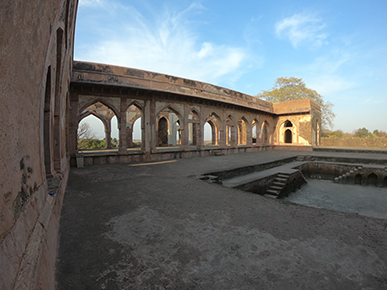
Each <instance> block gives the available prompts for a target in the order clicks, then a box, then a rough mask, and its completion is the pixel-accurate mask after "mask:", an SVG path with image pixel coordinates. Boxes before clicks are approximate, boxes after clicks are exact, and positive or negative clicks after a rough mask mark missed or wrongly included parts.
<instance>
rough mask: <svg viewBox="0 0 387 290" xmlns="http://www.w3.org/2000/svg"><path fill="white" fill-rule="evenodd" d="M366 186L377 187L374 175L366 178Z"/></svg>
mask: <svg viewBox="0 0 387 290" xmlns="http://www.w3.org/2000/svg"><path fill="white" fill-rule="evenodd" d="M367 185H372V186H377V185H378V176H377V175H376V174H375V173H371V174H370V175H368V178H367Z"/></svg>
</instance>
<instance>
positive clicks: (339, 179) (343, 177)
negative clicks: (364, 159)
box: [333, 166, 363, 183]
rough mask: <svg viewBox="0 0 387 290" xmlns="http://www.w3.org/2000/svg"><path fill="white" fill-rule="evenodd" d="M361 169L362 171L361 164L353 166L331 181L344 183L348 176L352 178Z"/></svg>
mask: <svg viewBox="0 0 387 290" xmlns="http://www.w3.org/2000/svg"><path fill="white" fill-rule="evenodd" d="M362 171H363V166H357V167H354V168H352V169H351V170H349V171H348V172H346V173H344V174H342V175H340V176H339V177H336V178H335V179H334V180H333V181H334V182H335V183H346V182H347V179H348V178H350V177H352V178H354V176H355V175H356V174H358V173H360V172H362Z"/></svg>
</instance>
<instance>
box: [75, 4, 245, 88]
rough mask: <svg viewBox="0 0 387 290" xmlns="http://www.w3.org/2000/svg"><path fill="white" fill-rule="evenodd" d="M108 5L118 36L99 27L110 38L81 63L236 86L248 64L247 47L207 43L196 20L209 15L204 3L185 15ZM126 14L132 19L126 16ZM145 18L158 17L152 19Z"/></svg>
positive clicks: (86, 51) (79, 52)
mask: <svg viewBox="0 0 387 290" xmlns="http://www.w3.org/2000/svg"><path fill="white" fill-rule="evenodd" d="M83 1H85V0H83ZM88 1H92V0H88ZM94 1H97V0H94ZM86 2H87V1H86ZM106 5H109V12H108V13H109V14H110V15H115V18H116V20H117V19H120V21H119V25H116V26H115V29H114V30H113V29H109V27H104V23H101V26H99V27H95V28H94V29H99V30H101V31H103V34H104V35H105V36H106V38H105V39H101V40H99V41H98V42H96V43H94V44H92V45H91V46H90V45H87V46H86V45H84V46H78V47H77V49H76V58H78V59H81V60H86V61H93V62H102V63H109V64H114V65H120V66H128V67H134V68H140V69H144V70H151V71H156V72H161V73H167V74H172V75H177V76H180V77H185V78H190V79H195V80H201V81H206V82H211V83H218V84H219V82H223V84H224V83H225V82H227V81H226V80H228V81H233V79H232V78H233V77H235V75H237V74H238V70H240V69H242V65H243V64H244V62H245V61H246V60H247V58H248V52H247V51H246V49H244V48H242V47H237V46H229V45H225V44H221V43H220V44H219V43H214V42H211V41H210V40H204V41H203V40H201V38H202V36H201V35H199V34H198V33H197V30H196V29H195V26H196V25H198V23H197V22H195V19H193V20H190V19H192V18H194V15H196V14H197V13H200V11H202V10H203V9H204V8H203V6H201V5H200V4H198V3H193V4H192V5H190V6H189V7H188V8H186V9H184V10H182V11H175V10H172V9H167V8H166V9H164V11H143V12H140V11H139V10H137V9H135V8H133V7H130V6H125V7H120V6H115V5H112V3H111V1H109V4H106ZM112 9H115V11H112ZM124 11H126V13H127V14H126V17H125V16H124V15H122V13H124ZM120 13H121V14H120ZM143 13H148V14H150V15H152V17H151V19H150V18H149V15H147V17H144V15H143ZM128 14H129V15H128ZM125 19H127V20H125ZM116 20H109V21H116ZM102 22H103V21H102ZM199 25H201V24H199ZM117 27H118V28H117Z"/></svg>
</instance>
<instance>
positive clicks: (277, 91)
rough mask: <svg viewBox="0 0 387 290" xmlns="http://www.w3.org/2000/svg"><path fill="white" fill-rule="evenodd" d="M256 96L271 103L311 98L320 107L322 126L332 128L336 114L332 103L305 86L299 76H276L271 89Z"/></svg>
mask: <svg viewBox="0 0 387 290" xmlns="http://www.w3.org/2000/svg"><path fill="white" fill-rule="evenodd" d="M257 97H258V98H262V99H264V100H266V101H268V102H272V103H277V102H286V101H294V100H301V99H311V100H313V101H315V102H316V103H317V104H318V105H319V106H320V107H321V112H322V116H321V126H322V128H324V129H328V128H333V119H334V118H335V116H336V115H335V113H333V110H332V108H333V104H332V103H331V102H329V101H328V102H325V101H324V98H323V96H321V95H320V94H318V93H317V92H316V91H315V90H312V89H309V88H307V87H306V85H305V83H304V82H303V80H302V79H301V78H300V79H299V78H295V77H289V78H278V79H277V80H276V82H275V84H274V86H273V88H272V89H271V90H268V91H263V92H262V93H260V94H258V95H257Z"/></svg>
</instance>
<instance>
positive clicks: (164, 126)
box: [157, 106, 181, 146]
mask: <svg viewBox="0 0 387 290" xmlns="http://www.w3.org/2000/svg"><path fill="white" fill-rule="evenodd" d="M158 117H159V122H158V124H157V125H158V126H157V133H158V134H160V135H159V137H158V138H157V139H158V146H178V145H181V131H180V126H181V120H180V115H179V113H178V112H177V111H176V110H174V109H173V108H172V107H170V106H168V107H166V108H165V109H163V110H162V111H160V113H159V114H158Z"/></svg>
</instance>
